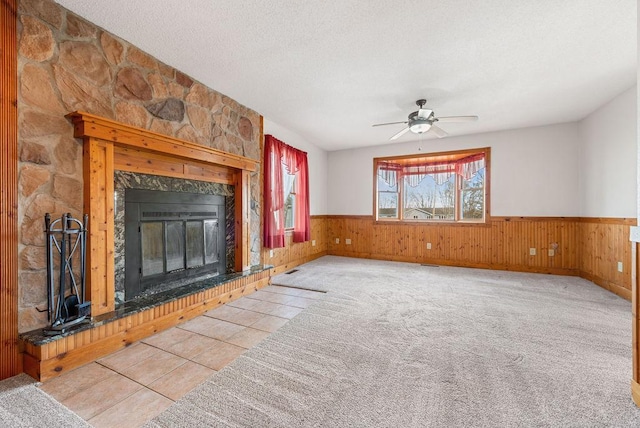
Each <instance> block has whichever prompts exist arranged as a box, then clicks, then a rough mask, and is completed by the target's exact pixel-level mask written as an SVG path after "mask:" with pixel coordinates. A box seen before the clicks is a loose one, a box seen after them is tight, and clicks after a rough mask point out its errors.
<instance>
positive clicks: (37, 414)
mask: <svg viewBox="0 0 640 428" xmlns="http://www.w3.org/2000/svg"><path fill="white" fill-rule="evenodd" d="M36 384H37V383H36V381H35V380H33V378H31V377H29V376H28V375H26V374H20V375H18V376H14V377H12V378H9V379H5V380H3V381H0V427H7V428H8V427H12V428H13V427H16V428H18V427H46V428H57V427H61V428H62V427H64V428H70V427H74V428H75V427H89V426H90V425H89V424H87V423H86V422H85V421H83V420H82V418H80V416H78V415H76V414H75V413H73V412H72V411H71V410H69V409H67V408H66V407H65V406H63V405H62V404H60V403H58V402H57V401H56V400H55V399H53V398H52V397H51V396H50V395H48V394H47V393H45V392H44V391H42V390H41V389H40V388H38V387H36Z"/></svg>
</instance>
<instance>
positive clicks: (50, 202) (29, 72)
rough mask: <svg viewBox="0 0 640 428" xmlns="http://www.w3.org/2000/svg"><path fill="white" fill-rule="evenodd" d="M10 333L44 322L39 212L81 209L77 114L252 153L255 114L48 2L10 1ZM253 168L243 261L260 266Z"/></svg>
mask: <svg viewBox="0 0 640 428" xmlns="http://www.w3.org/2000/svg"><path fill="white" fill-rule="evenodd" d="M18 40H19V41H18V43H19V45H18V84H19V86H18V115H19V117H18V121H19V123H18V126H19V142H18V145H19V184H18V192H19V196H18V222H19V225H20V232H19V233H20V238H19V240H20V242H19V248H18V251H19V258H20V261H19V279H18V281H19V303H18V304H19V331H20V332H24V331H28V330H31V329H33V328H37V327H42V326H44V325H45V324H46V314H45V313H39V312H38V311H37V310H36V307H40V308H43V307H46V288H45V275H46V271H45V260H44V255H45V248H44V233H43V228H44V226H43V218H44V214H45V213H47V212H49V213H52V217H53V218H57V217H59V216H60V215H61V214H62V213H64V212H70V213H71V214H72V215H73V216H75V217H80V216H81V215H82V212H81V211H82V204H83V201H82V189H83V178H82V144H81V142H80V141H77V140H76V139H74V138H73V136H72V135H73V130H72V126H71V123H70V122H69V121H68V120H67V119H65V117H64V115H65V114H67V113H69V112H71V111H75V110H80V111H86V112H88V113H92V114H96V115H99V116H103V117H106V118H110V119H114V120H117V121H119V122H124V123H127V124H130V125H133V126H137V127H140V128H144V129H148V130H151V131H154V132H158V133H160V134H164V135H169V136H173V137H176V138H180V139H183V140H187V141H191V142H194V143H197V144H202V145H204V146H208V147H213V148H216V149H219V150H223V151H225V152H229V153H234V154H239V155H242V156H245V157H248V158H251V159H256V160H259V159H260V156H261V152H262V147H261V145H260V115H259V114H258V113H257V112H255V111H253V110H251V109H249V108H247V107H244V106H242V105H240V104H238V103H237V102H236V101H234V100H232V99H231V98H229V97H226V96H224V95H223V94H220V93H218V92H216V91H214V90H212V89H210V88H208V87H206V86H204V85H203V84H201V83H199V82H197V81H195V80H194V79H192V78H190V77H189V76H187V75H185V74H183V73H182V72H180V71H179V70H177V69H174V68H172V67H170V66H168V65H166V64H163V63H161V62H160V61H158V60H156V59H155V58H153V57H151V56H150V55H148V54H146V53H145V52H143V51H141V50H140V49H138V48H137V47H135V46H133V45H131V44H130V43H127V42H126V41H125V40H122V39H120V38H118V37H116V36H114V35H113V34H110V33H108V32H106V31H104V30H102V29H101V28H99V27H97V26H96V25H94V24H92V23H90V22H88V21H86V20H84V19H82V18H80V17H78V16H76V15H74V14H73V13H71V12H69V11H67V10H66V9H64V8H62V7H60V6H59V5H57V4H56V3H54V2H52V1H49V0H21V1H19V2H18ZM260 194H261V190H260V171H256V172H255V173H253V174H252V176H251V232H250V233H251V264H252V265H257V264H259V263H260V250H261V238H260V200H261V198H260Z"/></svg>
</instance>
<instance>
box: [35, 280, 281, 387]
mask: <svg viewBox="0 0 640 428" xmlns="http://www.w3.org/2000/svg"><path fill="white" fill-rule="evenodd" d="M269 280H270V277H269V276H268V275H266V276H264V277H262V278H260V279H257V280H256V281H254V282H251V283H249V284H246V285H244V286H242V287H239V288H236V289H234V290H232V291H229V292H226V293H223V294H219V295H216V296H215V297H212V298H209V299H193V298H192V296H189V297H185V298H183V299H188V301H189V304H188V305H185V306H184V307H183V308H182V309H179V310H176V311H172V312H170V313H168V314H165V315H162V316H153V311H154V309H149V310H147V311H144V312H141V313H139V314H135V315H133V316H135V317H136V318H139V319H142V320H146V321H143V322H141V323H139V324H137V325H133V323H132V320H127V319H126V318H123V319H119V320H115V321H113V322H112V323H111V324H113V325H112V326H110V325H109V324H107V325H106V327H107V328H106V330H111V331H113V334H109V335H107V336H106V337H103V338H100V339H97V340H91V341H89V342H88V343H85V344H83V345H82V346H79V347H76V348H74V349H71V350H69V351H66V352H54V353H51V352H43V350H42V348H41V347H36V346H33V345H31V346H27V347H26V349H27V351H25V353H24V354H23V364H24V372H25V373H27V374H28V375H30V376H31V377H33V378H34V379H36V380H38V381H41V382H44V381H46V380H48V379H51V378H54V377H56V376H58V375H60V374H62V373H65V372H67V371H69V370H72V369H74V368H77V367H80V366H82V365H84V364H87V363H90V362H92V361H95V360H96V359H98V358H101V357H103V356H105V355H108V354H110V353H112V352H115V351H118V350H120V349H122V348H125V347H127V346H129V345H131V344H132V343H134V342H136V341H138V340H142V339H144V338H146V337H149V336H151V335H153V334H156V333H159V332H161V331H163V330H166V329H168V328H171V327H174V326H176V325H178V324H181V323H183V322H185V321H188V320H190V319H192V318H194V317H196V316H198V315H202V314H203V313H205V312H207V311H209V310H211V309H213V308H216V307H218V306H220V305H223V304H225V303H228V302H230V301H233V300H236V299H238V298H240V297H242V296H246V295H248V294H251V293H253V292H254V291H257V290H259V289H260V288H263V287H265V286H267V285H268V284H269ZM147 312H148V313H147ZM122 325H125V326H126V328H124V329H119V328H118V327H119V326H122ZM102 327H105V326H104V325H103V326H101V327H100V328H102ZM96 330H97V329H96ZM91 336H92V332H91V331H89V335H88V337H91ZM96 336H97V334H96ZM60 349H61V347H58V350H60Z"/></svg>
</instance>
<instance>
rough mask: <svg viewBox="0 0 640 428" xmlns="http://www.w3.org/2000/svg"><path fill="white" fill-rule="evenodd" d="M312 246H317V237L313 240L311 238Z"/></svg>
mask: <svg viewBox="0 0 640 428" xmlns="http://www.w3.org/2000/svg"><path fill="white" fill-rule="evenodd" d="M311 246H312V247H315V246H316V240H315V239H312V240H311Z"/></svg>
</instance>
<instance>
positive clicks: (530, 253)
mask: <svg viewBox="0 0 640 428" xmlns="http://www.w3.org/2000/svg"><path fill="white" fill-rule="evenodd" d="M529 255H530V256H535V255H536V249H535V248H529Z"/></svg>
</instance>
